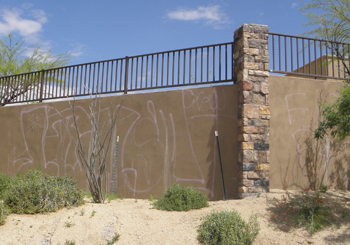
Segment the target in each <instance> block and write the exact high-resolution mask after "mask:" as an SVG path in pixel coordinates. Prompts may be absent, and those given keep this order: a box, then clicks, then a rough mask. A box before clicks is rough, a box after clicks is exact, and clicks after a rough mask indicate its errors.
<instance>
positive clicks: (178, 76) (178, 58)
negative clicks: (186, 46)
mask: <svg viewBox="0 0 350 245" xmlns="http://www.w3.org/2000/svg"><path fill="white" fill-rule="evenodd" d="M177 63H178V64H177V85H179V84H180V51H179V52H178V54H177Z"/></svg>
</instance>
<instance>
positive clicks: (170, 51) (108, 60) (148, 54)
mask: <svg viewBox="0 0 350 245" xmlns="http://www.w3.org/2000/svg"><path fill="white" fill-rule="evenodd" d="M232 43H233V42H225V43H216V44H209V45H202V46H195V47H189V48H182V49H173V50H168V51H161V52H154V53H147V54H141V55H133V56H125V57H123V58H115V59H107V60H100V61H94V62H87V63H81V64H76V65H68V66H60V67H55V68H51V69H44V70H40V71H33V72H27V73H21V74H15V75H10V76H0V79H4V78H7V77H14V76H23V75H29V74H34V73H40V72H47V71H54V70H58V69H67V68H72V67H76V66H85V65H93V64H98V63H104V62H112V61H118V60H124V59H126V58H129V59H131V58H137V57H143V56H150V55H157V54H166V53H173V52H179V51H187V50H192V49H200V48H207V47H216V46H222V45H228V44H232Z"/></svg>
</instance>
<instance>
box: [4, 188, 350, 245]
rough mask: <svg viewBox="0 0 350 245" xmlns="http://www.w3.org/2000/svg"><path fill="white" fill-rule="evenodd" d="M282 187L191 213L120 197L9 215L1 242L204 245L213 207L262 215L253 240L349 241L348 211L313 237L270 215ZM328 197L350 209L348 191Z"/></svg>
mask: <svg viewBox="0 0 350 245" xmlns="http://www.w3.org/2000/svg"><path fill="white" fill-rule="evenodd" d="M282 194H284V192H282V191H278V190H271V192H270V193H268V194H262V195H260V197H248V198H245V199H242V200H228V201H215V202H214V201H212V202H210V203H209V207H207V208H203V209H200V210H192V211H189V212H167V211H159V210H156V209H153V208H152V202H151V201H149V200H137V199H123V200H120V199H117V200H113V201H111V202H110V203H108V202H107V203H105V204H94V203H92V202H91V201H88V202H87V203H86V204H85V205H83V206H80V207H74V208H70V209H62V210H60V211H58V212H56V213H49V214H36V215H17V214H11V215H9V216H8V217H7V219H6V223H5V225H3V226H0V244H1V245H2V244H8V245H10V244H12V245H18V244H35V245H46V244H54V245H57V244H61V245H63V244H66V242H67V241H74V242H75V244H77V245H78V244H92V245H95V244H107V240H110V239H111V238H112V237H113V235H114V234H115V233H116V232H117V233H119V234H120V239H119V241H118V242H116V244H171V245H173V244H200V243H199V242H198V241H197V235H198V232H197V229H198V227H199V225H200V223H201V220H200V218H201V217H202V216H205V215H207V214H210V212H212V211H221V210H237V211H238V212H239V213H241V215H242V217H243V218H244V219H245V220H248V218H249V216H250V215H251V214H252V213H253V214H257V215H258V221H259V223H260V228H261V229H260V232H259V235H258V236H257V238H256V240H255V241H254V243H253V244H254V245H255V244H284V245H287V244H317V245H318V244H350V217H349V216H350V215H349V214H348V215H347V217H345V218H339V220H338V221H337V222H336V223H334V224H333V225H331V226H328V227H326V228H323V229H322V230H321V231H318V232H317V233H316V234H315V235H313V236H310V235H309V234H308V233H307V232H306V231H304V230H302V229H295V228H291V227H278V226H277V225H276V224H275V223H273V221H272V220H268V219H269V217H271V213H270V211H271V210H272V211H273V209H272V208H271V205H269V200H271V199H273V198H277V199H281V196H282ZM326 195H327V197H328V199H330V200H331V201H332V202H333V203H337V205H339V206H341V207H342V208H349V206H350V193H349V192H344V191H328V192H327V193H326Z"/></svg>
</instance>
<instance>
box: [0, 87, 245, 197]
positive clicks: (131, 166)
mask: <svg viewBox="0 0 350 245" xmlns="http://www.w3.org/2000/svg"><path fill="white" fill-rule="evenodd" d="M122 97H124V102H123V105H122V107H121V109H120V113H119V116H118V118H119V119H125V120H122V121H121V122H119V123H118V124H117V127H116V128H115V131H113V140H112V145H111V149H110V152H109V158H108V160H107V169H106V170H107V177H108V191H109V192H111V191H112V186H113V169H114V163H115V161H114V159H115V157H114V156H115V148H116V138H117V136H119V137H120V143H119V150H118V162H117V181H116V193H118V194H120V195H122V196H124V197H133V198H147V197H148V196H149V195H150V194H151V195H153V196H155V197H160V196H161V194H162V193H163V192H164V191H165V189H166V188H167V187H169V186H170V185H171V184H172V183H173V182H175V181H177V182H179V183H180V184H181V185H192V186H194V187H195V188H196V189H198V190H202V191H203V192H204V193H206V194H207V195H208V197H209V198H210V199H221V198H222V195H223V194H222V184H221V176H220V166H219V159H218V151H217V147H216V144H215V136H214V131H215V130H217V131H218V132H219V139H220V147H221V156H222V162H223V168H224V176H225V184H226V191H227V196H228V198H233V197H235V196H236V195H237V179H236V177H237V176H236V174H237V141H236V139H237V119H236V116H237V103H238V96H237V89H236V86H234V85H223V86H213V87H204V88H190V89H180V90H172V91H160V92H154V93H139V94H128V95H125V96H122V95H117V96H109V97H103V98H102V106H101V127H102V128H105V126H106V124H108V119H107V118H108V114H109V113H110V112H111V110H112V111H116V110H117V109H118V107H119V104H120V103H121V99H122ZM89 104H90V99H80V100H76V102H75V108H76V109H75V110H76V113H77V115H78V117H79V118H78V122H79V125H80V128H81V134H82V135H81V137H82V139H83V141H84V143H85V144H86V145H88V142H89V140H90V136H89V135H90V134H89V130H90V129H91V128H90V127H89V119H88V117H89V114H90V112H89V109H88V106H89ZM58 112H60V114H61V115H62V117H63V120H62V119H61V117H60V116H59V114H58ZM72 122H73V120H72V111H71V109H70V106H69V104H68V102H67V101H61V102H49V103H36V104H31V105H21V106H5V107H1V108H0V125H1V127H0V135H1V136H2V140H1V141H0V162H1V164H0V171H1V172H3V173H7V174H12V175H15V174H17V173H18V172H21V173H23V172H25V171H27V170H28V169H29V168H36V167H37V166H38V165H40V167H41V169H42V171H43V172H46V173H49V174H54V175H65V174H68V175H70V176H72V177H74V178H75V179H77V180H78V185H79V187H81V188H86V187H87V186H86V181H85V173H84V171H83V169H82V168H81V166H80V163H79V159H78V155H77V151H76V149H75V146H74V144H73V143H72V141H71V140H70V138H69V135H68V134H67V131H66V128H65V127H64V126H63V123H67V125H69V128H70V131H71V132H72V134H73V135H74V133H75V131H74V128H73V127H71V125H72Z"/></svg>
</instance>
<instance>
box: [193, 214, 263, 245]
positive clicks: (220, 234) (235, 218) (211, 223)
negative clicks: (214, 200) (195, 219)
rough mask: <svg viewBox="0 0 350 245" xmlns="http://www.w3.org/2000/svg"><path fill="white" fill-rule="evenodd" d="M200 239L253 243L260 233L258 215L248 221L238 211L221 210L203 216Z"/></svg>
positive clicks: (205, 242) (204, 241)
mask: <svg viewBox="0 0 350 245" xmlns="http://www.w3.org/2000/svg"><path fill="white" fill-rule="evenodd" d="M201 220H203V221H202V223H201V225H200V226H199V229H198V232H199V235H198V240H199V241H200V242H202V243H204V244H208V245H210V244H215V245H216V244H218V245H220V244H227V245H230V244H242V245H243V244H244V245H245V244H252V242H253V241H254V239H255V237H256V236H257V235H258V233H259V229H260V228H259V223H258V221H257V216H256V215H252V216H250V218H249V222H248V223H246V222H245V221H244V220H243V219H242V218H241V215H240V214H239V213H238V212H237V211H221V212H219V213H215V212H213V213H211V214H209V215H207V216H205V217H202V218H201Z"/></svg>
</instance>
